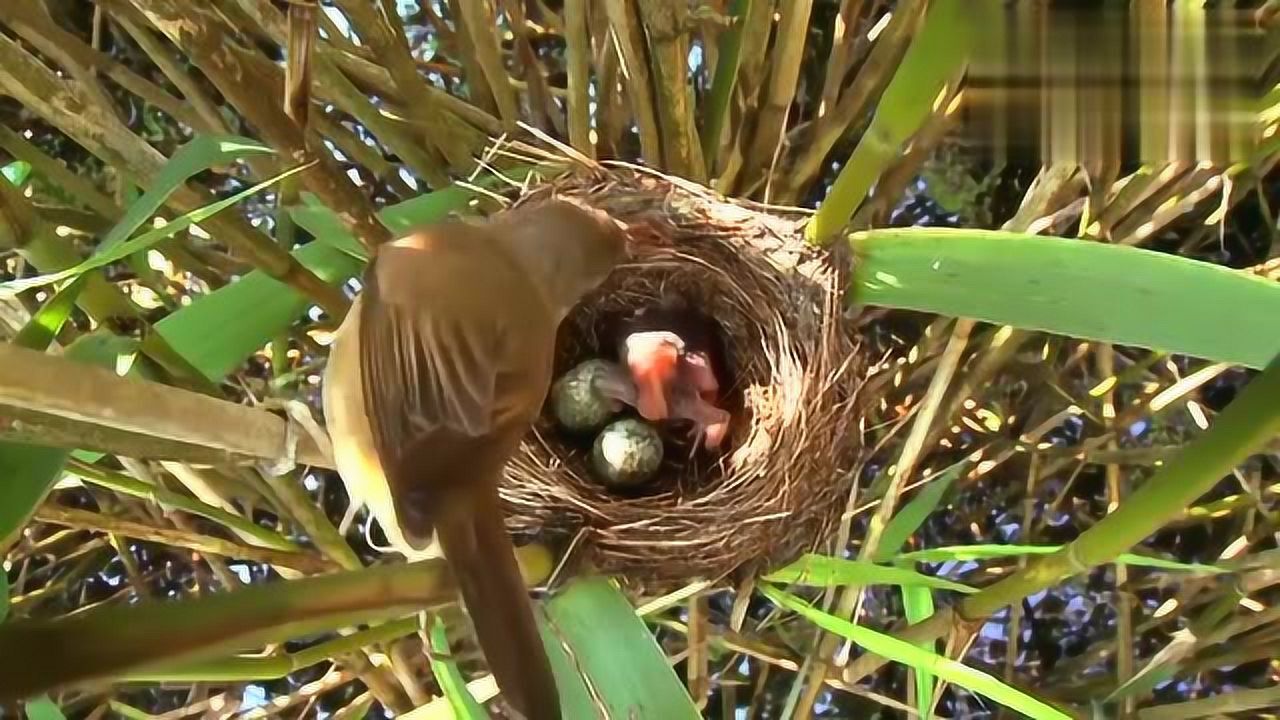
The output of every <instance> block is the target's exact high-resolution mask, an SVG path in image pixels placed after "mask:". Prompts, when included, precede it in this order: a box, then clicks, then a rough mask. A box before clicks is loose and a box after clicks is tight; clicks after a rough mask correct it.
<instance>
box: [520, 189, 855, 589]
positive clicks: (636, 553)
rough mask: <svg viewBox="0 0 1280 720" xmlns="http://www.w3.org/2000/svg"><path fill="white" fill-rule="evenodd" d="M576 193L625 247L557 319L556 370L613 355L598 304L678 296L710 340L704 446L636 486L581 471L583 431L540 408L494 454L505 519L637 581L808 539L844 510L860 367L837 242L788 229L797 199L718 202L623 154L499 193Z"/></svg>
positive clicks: (715, 565)
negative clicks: (524, 435) (506, 449)
mask: <svg viewBox="0 0 1280 720" xmlns="http://www.w3.org/2000/svg"><path fill="white" fill-rule="evenodd" d="M551 195H554V196H557V197H566V198H573V199H577V200H579V201H581V202H583V203H584V204H587V205H591V206H593V207H596V208H599V209H601V210H603V211H605V212H607V213H609V214H610V215H611V216H613V217H614V218H616V219H618V220H620V221H623V222H624V223H627V224H628V225H630V226H631V227H632V233H631V237H632V241H633V242H632V248H631V259H630V261H629V262H628V264H627V265H626V266H624V267H622V268H620V269H619V271H617V272H615V273H613V275H612V276H611V277H610V278H609V279H608V280H607V281H606V282H605V283H604V285H602V286H601V287H600V288H599V289H598V290H597V291H596V292H594V293H593V294H592V295H591V296H589V297H587V298H585V299H584V301H583V302H582V303H581V304H580V305H579V306H578V307H577V308H576V309H575V310H574V312H573V313H572V314H571V315H570V316H569V317H568V318H567V319H566V321H565V323H564V325H563V326H562V329H561V336H560V338H559V342H558V347H557V357H556V376H557V377H559V376H560V375H561V374H562V373H564V372H565V371H566V370H568V369H569V368H571V367H573V366H574V365H576V364H577V363H578V362H581V361H582V360H585V359H588V358H598V357H605V358H613V357H614V352H613V348H614V344H615V343H616V332H610V318H615V317H618V316H620V315H622V314H624V313H629V312H631V311H634V310H636V309H638V308H641V307H646V306H654V305H661V304H662V303H663V302H664V301H666V300H669V299H671V298H678V299H679V300H682V301H684V302H686V303H688V304H689V305H690V306H691V307H693V308H698V309H699V310H701V311H702V312H703V313H705V314H706V315H708V316H710V317H711V318H714V319H715V321H716V324H717V325H718V326H719V331H720V335H721V340H722V341H723V344H724V346H725V348H726V351H727V355H728V358H727V360H728V365H729V367H730V373H729V374H730V375H731V376H732V377H730V378H720V384H721V387H722V388H727V389H728V392H727V393H726V395H727V398H726V401H725V402H724V403H722V405H724V406H725V409H727V410H729V411H730V412H731V413H733V421H732V423H731V426H730V430H729V436H728V438H727V439H726V442H725V449H724V452H723V453H722V454H719V455H718V456H716V457H713V458H712V457H704V455H705V453H699V459H698V460H695V461H692V462H686V461H685V459H684V458H674V459H673V458H671V457H670V455H671V453H668V458H667V460H665V461H664V463H663V466H662V469H661V470H660V471H659V474H658V476H657V477H656V478H654V479H653V480H651V481H649V483H648V484H647V486H646V487H647V488H648V489H647V490H646V493H645V494H643V495H641V496H635V495H631V496H625V497H624V496H620V495H618V494H615V493H614V492H612V491H610V490H609V489H608V488H607V487H606V486H604V485H603V484H602V483H600V482H599V481H597V480H596V479H594V478H593V477H592V474H591V471H590V469H589V467H588V462H589V459H588V454H589V447H586V448H584V447H582V445H581V443H576V444H575V443H573V442H570V441H569V440H568V439H566V438H565V437H564V436H563V435H561V434H560V431H559V429H558V428H557V427H556V426H555V424H554V421H553V420H551V419H550V418H549V417H547V416H549V413H546V414H544V420H543V421H542V422H541V423H540V424H539V426H538V427H537V433H536V437H534V438H532V439H530V440H529V441H526V442H525V443H524V445H523V447H522V449H521V451H520V453H518V455H517V457H516V458H515V459H514V461H513V462H512V463H511V464H510V465H509V466H508V471H507V477H506V481H505V484H504V486H503V488H502V495H503V500H504V505H505V506H506V511H507V513H508V523H509V525H510V526H511V529H512V530H515V531H517V532H524V533H533V534H539V535H545V534H548V533H550V534H552V535H561V536H569V537H573V538H575V542H574V553H575V555H576V553H578V552H583V551H585V552H586V554H587V559H588V560H589V561H590V562H591V563H592V564H593V565H594V566H595V567H597V568H598V569H600V570H603V571H605V572H609V573H612V574H617V575H621V576H622V577H623V578H624V579H626V580H629V581H631V582H633V583H638V584H641V585H644V586H647V587H649V588H656V587H665V586H673V585H675V584H677V583H681V582H685V581H689V580H692V579H695V578H707V579H713V580H714V579H719V578H721V577H724V576H725V575H727V574H729V573H731V572H733V571H735V570H738V569H739V568H742V569H744V570H749V571H753V572H754V571H758V570H760V569H762V568H764V567H770V566H775V565H777V564H780V563H785V562H789V561H790V560H792V559H794V558H795V557H797V556H798V555H799V554H800V553H803V552H807V551H809V550H812V549H815V548H816V547H817V546H818V545H819V544H821V543H822V542H823V541H824V540H825V539H826V538H827V537H829V533H830V530H831V529H832V526H833V523H835V522H836V521H837V520H838V519H839V517H840V515H841V513H842V512H843V511H844V508H845V503H846V501H847V496H848V492H849V488H850V485H851V483H852V480H853V469H854V467H855V465H856V462H857V457H858V454H859V450H860V447H861V434H860V431H859V422H858V417H857V416H856V414H857V413H856V407H857V406H856V405H855V395H856V391H857V389H858V387H859V385H860V384H861V381H862V380H863V376H864V370H865V363H864V362H863V361H862V359H861V357H860V355H859V353H858V346H857V343H856V340H855V338H854V335H853V333H851V332H850V331H849V330H848V328H847V326H846V324H845V323H844V322H843V303H842V298H843V293H844V289H845V288H846V287H847V283H848V270H849V267H848V259H847V258H841V257H839V255H838V254H835V253H828V252H826V251H820V250H816V249H814V248H813V247H812V246H809V245H808V244H806V243H805V241H804V239H803V237H802V231H801V224H802V221H803V219H804V217H803V215H801V214H800V212H799V211H787V210H779V209H777V208H769V209H765V208H763V207H761V206H756V205H752V204H749V203H742V202H730V201H727V200H725V199H724V198H721V197H719V196H716V195H715V194H714V193H712V192H711V191H708V190H704V189H702V188H699V187H697V186H693V185H691V184H689V183H686V182H683V181H679V180H673V179H669V178H665V177H662V176H659V175H657V174H656V173H652V172H651V171H645V170H643V169H640V168H627V167H621V168H615V167H610V168H608V169H605V168H601V167H599V166H597V167H595V168H594V169H593V170H591V171H589V172H583V173H578V174H576V175H574V176H570V177H567V178H563V179H561V180H560V181H558V182H555V183H551V184H547V185H543V186H541V187H538V188H535V189H533V190H531V191H529V192H528V193H526V194H525V195H524V196H523V197H521V198H520V199H519V200H518V201H517V204H523V203H525V202H530V201H536V200H538V199H542V198H545V197H548V196H551Z"/></svg>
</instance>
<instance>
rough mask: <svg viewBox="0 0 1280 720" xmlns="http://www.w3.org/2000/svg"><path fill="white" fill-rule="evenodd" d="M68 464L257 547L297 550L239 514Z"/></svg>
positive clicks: (80, 464) (72, 471) (78, 471)
mask: <svg viewBox="0 0 1280 720" xmlns="http://www.w3.org/2000/svg"><path fill="white" fill-rule="evenodd" d="M68 467H69V468H70V469H69V470H68V471H67V474H68V475H72V476H74V477H79V478H81V479H82V480H84V481H86V482H90V483H93V484H94V485H98V486H101V487H104V488H107V489H108V490H112V491H114V492H118V493H121V494H124V495H129V496H132V497H136V498H141V499H143V500H150V501H151V502H153V503H156V504H158V505H161V506H166V507H172V508H177V509H178V510H182V511H184V512H188V513H191V514H192V515H199V516H201V517H204V518H208V519H209V520H212V521H214V522H216V523H218V524H219V525H222V526H223V527H225V528H227V529H228V530H231V531H234V532H235V533H237V534H238V535H240V536H241V537H243V538H245V539H246V541H252V542H253V543H254V544H257V545H259V546H261V547H264V548H267V549H270V550H278V551H280V552H290V553H293V552H301V548H300V547H299V546H298V545H297V544H296V543H294V542H293V541H291V540H289V539H288V538H286V537H284V536H283V535H281V534H280V533H277V532H273V531H271V530H269V529H267V528H264V527H262V526H261V525H258V524H257V523H255V522H253V521H251V520H249V519H248V518H245V517H243V516H241V515H237V514H235V513H232V512H228V511H226V510H224V509H222V508H219V507H214V506H213V505H209V504H206V503H203V502H200V501H199V500H194V499H192V498H190V497H187V496H186V495H183V494H181V493H176V492H173V491H171V490H168V489H166V488H164V487H161V486H159V485H153V484H150V483H147V482H143V481H142V480H135V479H134V478H131V477H129V476H128V475H122V474H120V473H115V472H111V471H110V470H103V469H102V468H99V467H96V466H94V465H89V464H87V463H84V462H82V461H80V460H76V459H75V458H72V459H71V460H69V461H68Z"/></svg>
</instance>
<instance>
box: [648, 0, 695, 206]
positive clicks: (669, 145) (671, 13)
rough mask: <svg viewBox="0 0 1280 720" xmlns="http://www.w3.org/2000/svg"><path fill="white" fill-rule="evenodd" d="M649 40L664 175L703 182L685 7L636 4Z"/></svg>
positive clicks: (653, 1)
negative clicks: (665, 171) (664, 169)
mask: <svg viewBox="0 0 1280 720" xmlns="http://www.w3.org/2000/svg"><path fill="white" fill-rule="evenodd" d="M638 4H639V8H640V17H641V20H642V21H643V24H644V29H645V36H646V37H647V38H648V40H649V53H648V55H649V60H650V62H651V64H652V71H653V79H654V82H653V86H654V90H655V92H654V96H653V103H654V105H655V107H656V108H657V110H658V118H659V122H660V126H661V128H662V153H663V160H664V161H665V162H666V166H665V167H666V170H667V172H670V173H673V174H676V175H680V176H683V177H686V178H689V179H691V180H696V181H698V182H702V181H703V180H704V179H705V178H706V175H707V171H706V166H705V165H704V163H703V161H702V146H701V145H700V144H698V133H697V128H695V127H694V123H693V120H694V112H693V111H694V107H693V89H692V88H691V87H690V86H689V81H688V77H689V42H688V35H687V31H686V28H687V27H688V24H689V11H688V7H687V6H686V5H685V4H684V3H670V2H665V1H664V0H639V3H638Z"/></svg>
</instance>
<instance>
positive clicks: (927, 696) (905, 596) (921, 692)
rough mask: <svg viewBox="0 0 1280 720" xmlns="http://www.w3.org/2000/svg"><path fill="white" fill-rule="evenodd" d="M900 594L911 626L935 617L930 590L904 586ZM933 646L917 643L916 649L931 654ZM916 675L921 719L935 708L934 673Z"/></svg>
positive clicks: (925, 672) (926, 643) (917, 706)
mask: <svg viewBox="0 0 1280 720" xmlns="http://www.w3.org/2000/svg"><path fill="white" fill-rule="evenodd" d="M900 592H901V593H902V608H903V611H904V613H905V615H906V616H907V622H908V623H909V624H911V625H915V624H916V623H918V622H920V621H922V620H927V619H928V618H929V617H931V616H932V615H933V610H934V606H933V591H931V590H930V589H929V588H927V587H922V586H919V585H904V586H902V589H901V591H900ZM933 645H934V643H932V642H923V643H917V645H916V647H918V648H920V649H922V650H924V651H925V652H931V651H932V649H933ZM915 673H916V709H917V710H918V711H919V712H920V717H929V709H930V708H932V707H933V693H934V677H933V673H931V672H929V671H928V670H921V669H917V670H916V671H915Z"/></svg>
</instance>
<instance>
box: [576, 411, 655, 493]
mask: <svg viewBox="0 0 1280 720" xmlns="http://www.w3.org/2000/svg"><path fill="white" fill-rule="evenodd" d="M661 464H662V436H660V435H659V434H658V431H657V430H656V429H654V427H653V426H652V425H649V424H648V423H646V422H644V421H642V420H635V419H631V418H627V419H625V420H619V421H617V422H615V423H612V424H610V425H609V426H608V427H606V428H605V429H604V430H601V431H600V434H599V435H598V436H597V437H596V441H595V444H594V445H592V447H591V468H592V470H594V471H595V474H596V476H597V477H598V478H600V480H601V481H602V482H604V483H605V484H606V485H608V486H610V487H615V488H629V487H635V486H636V485H640V484H642V483H644V482H645V481H646V480H648V479H649V478H651V477H653V475H654V473H656V472H657V471H658V466H660V465H661Z"/></svg>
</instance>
